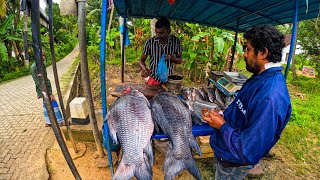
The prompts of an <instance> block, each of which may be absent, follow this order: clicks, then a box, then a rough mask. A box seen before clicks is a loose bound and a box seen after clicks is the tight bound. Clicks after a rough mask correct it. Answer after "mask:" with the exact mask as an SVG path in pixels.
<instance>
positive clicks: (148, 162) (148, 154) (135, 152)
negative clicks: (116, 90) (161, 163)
mask: <svg viewBox="0 0 320 180" xmlns="http://www.w3.org/2000/svg"><path fill="white" fill-rule="evenodd" d="M107 119H108V125H109V129H110V135H111V137H112V139H113V140H114V141H115V142H117V139H118V140H119V143H120V145H121V147H122V159H121V162H120V164H119V166H118V168H117V170H116V173H115V174H114V176H113V178H112V179H113V180H127V179H130V178H132V177H133V176H135V177H136V178H137V179H143V180H151V179H152V166H153V151H152V145H151V141H150V138H151V135H152V133H153V130H154V124H153V121H152V116H151V110H150V104H149V101H148V100H147V99H146V97H145V96H144V95H143V94H142V93H141V92H139V91H137V90H132V91H131V92H130V93H128V94H127V95H125V96H122V97H120V98H118V99H117V100H116V101H115V103H114V104H113V105H112V106H111V107H110V110H109V112H108V114H107Z"/></svg>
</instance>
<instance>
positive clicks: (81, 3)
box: [77, 0, 104, 157]
mask: <svg viewBox="0 0 320 180" xmlns="http://www.w3.org/2000/svg"><path fill="white" fill-rule="evenodd" d="M77 2H78V38H79V49H80V65H81V72H82V74H81V77H82V83H83V88H84V92H85V95H86V98H87V100H88V101H87V102H88V106H89V109H90V113H89V117H90V122H91V125H92V132H93V137H94V141H95V143H96V146H97V150H98V154H99V156H100V157H104V152H103V148H102V143H101V138H100V134H99V128H98V125H97V119H96V114H95V112H94V106H93V100H92V93H91V85H90V77H89V70H88V60H87V43H86V1H85V0H78V1H77Z"/></svg>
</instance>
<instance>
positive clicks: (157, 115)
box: [151, 101, 169, 134]
mask: <svg viewBox="0 0 320 180" xmlns="http://www.w3.org/2000/svg"><path fill="white" fill-rule="evenodd" d="M151 112H152V119H153V120H154V124H155V128H156V130H157V132H160V128H161V127H169V125H168V124H166V121H164V120H163V119H166V117H165V116H164V114H165V113H164V112H163V109H162V106H161V105H160V104H159V103H158V102H157V101H153V103H152V108H151ZM159 127H160V128H159ZM161 130H162V131H163V133H164V134H168V132H167V129H164V128H162V129H161Z"/></svg>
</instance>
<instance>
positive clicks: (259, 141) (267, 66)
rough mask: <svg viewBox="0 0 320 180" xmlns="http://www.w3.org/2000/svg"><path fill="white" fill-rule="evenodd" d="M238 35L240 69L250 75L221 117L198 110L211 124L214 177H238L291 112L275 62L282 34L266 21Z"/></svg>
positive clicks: (272, 140) (272, 141) (276, 137)
mask: <svg viewBox="0 0 320 180" xmlns="http://www.w3.org/2000/svg"><path fill="white" fill-rule="evenodd" d="M244 37H245V38H246V40H247V43H246V48H245V51H244V57H245V61H246V69H247V70H248V71H249V72H252V73H253V75H252V77H251V78H249V79H248V80H247V82H246V83H245V84H244V85H243V87H242V89H241V90H240V91H239V93H238V95H237V97H236V99H235V100H234V101H233V102H232V104H230V106H229V107H228V108H227V109H226V110H225V111H224V113H223V116H222V115H219V114H218V113H217V112H216V111H214V110H213V111H211V112H210V113H204V114H203V119H204V120H206V121H207V122H208V123H209V124H210V126H212V127H214V128H215V129H216V131H215V133H213V134H212V135H211V137H210V145H211V147H212V149H213V150H214V154H215V157H216V158H217V164H216V179H243V178H244V177H245V176H246V175H247V174H248V171H249V170H250V169H252V168H253V166H254V165H256V164H257V163H259V161H260V159H261V158H262V157H263V156H265V155H266V154H267V153H268V152H269V151H270V149H271V148H272V147H273V146H274V145H275V144H276V142H277V141H278V140H279V138H280V135H281V132H282V131H283V129H284V128H285V126H286V124H287V123H288V120H289V119H290V116H291V111H292V110H291V102H290V97H289V93H288V89H287V86H286V81H285V78H284V76H283V74H282V72H281V70H282V67H281V65H280V64H279V62H280V61H281V54H282V48H283V46H284V36H283V34H281V33H280V32H279V31H278V30H277V29H276V28H274V27H273V26H271V25H258V26H255V27H253V28H252V29H251V30H249V31H247V32H246V33H245V34H244Z"/></svg>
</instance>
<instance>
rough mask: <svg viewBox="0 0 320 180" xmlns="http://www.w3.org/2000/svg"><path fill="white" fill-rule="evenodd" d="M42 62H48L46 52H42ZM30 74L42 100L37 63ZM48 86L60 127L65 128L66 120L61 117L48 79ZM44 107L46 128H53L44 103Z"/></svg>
mask: <svg viewBox="0 0 320 180" xmlns="http://www.w3.org/2000/svg"><path fill="white" fill-rule="evenodd" d="M42 60H43V61H45V60H46V56H45V54H44V52H42ZM30 72H31V75H32V78H33V81H34V83H35V85H36V92H37V98H38V99H40V98H42V92H41V89H40V83H39V77H38V71H37V66H36V62H34V63H33V64H32V65H31V68H30ZM47 84H48V90H49V93H50V94H49V95H50V99H51V102H52V106H53V107H54V112H55V115H56V118H57V121H58V123H59V125H61V126H64V125H65V122H64V119H63V117H62V115H61V112H60V110H59V107H58V103H57V101H56V100H55V98H54V95H53V94H52V87H51V82H50V80H49V79H48V78H47ZM42 107H43V113H44V117H45V120H46V124H45V126H46V127H49V126H51V123H50V120H49V116H48V113H47V110H46V107H45V105H44V102H42Z"/></svg>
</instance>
